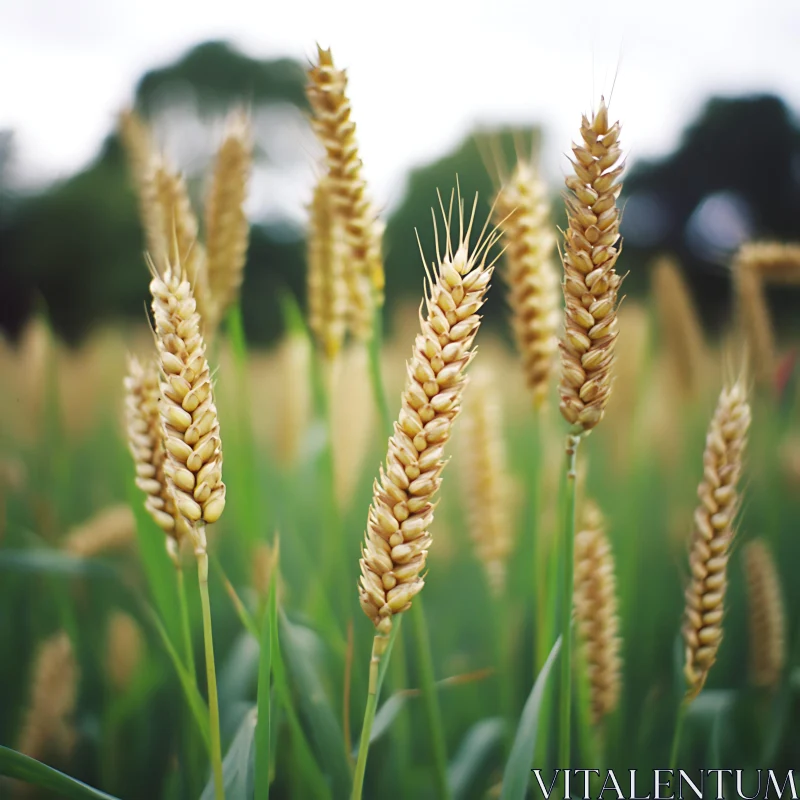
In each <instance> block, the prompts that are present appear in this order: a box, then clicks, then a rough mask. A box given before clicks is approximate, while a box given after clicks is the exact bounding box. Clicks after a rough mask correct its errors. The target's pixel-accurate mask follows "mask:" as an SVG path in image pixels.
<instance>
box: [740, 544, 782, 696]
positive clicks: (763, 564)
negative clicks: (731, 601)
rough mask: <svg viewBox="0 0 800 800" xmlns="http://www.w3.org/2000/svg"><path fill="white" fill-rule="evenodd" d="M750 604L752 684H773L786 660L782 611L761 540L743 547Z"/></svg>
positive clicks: (777, 583) (775, 578)
mask: <svg viewBox="0 0 800 800" xmlns="http://www.w3.org/2000/svg"><path fill="white" fill-rule="evenodd" d="M743 555H744V566H745V573H746V576H747V589H748V600H749V606H750V663H751V674H752V680H753V683H754V684H755V685H756V686H767V687H771V686H776V685H777V684H778V682H779V681H780V679H781V673H782V672H783V667H784V665H785V663H786V614H785V611H784V607H783V600H782V598H781V583H780V579H779V576H778V569H777V567H776V565H775V560H774V559H773V557H772V553H771V552H770V549H769V547H768V545H767V543H766V542H765V541H764V540H763V539H755V540H753V541H752V542H748V543H747V544H746V545H745V547H744V552H743Z"/></svg>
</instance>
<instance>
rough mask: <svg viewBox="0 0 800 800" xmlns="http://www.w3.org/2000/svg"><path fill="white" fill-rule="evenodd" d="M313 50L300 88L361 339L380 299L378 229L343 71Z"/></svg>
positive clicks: (322, 52) (325, 52)
mask: <svg viewBox="0 0 800 800" xmlns="http://www.w3.org/2000/svg"><path fill="white" fill-rule="evenodd" d="M317 50H318V57H317V63H316V64H315V65H313V66H312V67H311V68H310V69H309V71H308V78H309V82H308V86H307V88H306V92H307V95H308V100H309V103H310V104H311V108H312V110H313V112H314V113H313V117H312V125H313V127H314V131H315V132H316V134H317V137H318V139H319V140H320V142H321V144H322V145H323V147H324V148H325V157H326V163H327V166H328V180H329V185H330V191H331V199H332V202H333V207H334V210H335V214H336V218H337V220H338V221H339V224H340V225H341V229H342V233H343V236H344V239H345V242H346V244H347V248H348V253H349V259H348V262H347V267H346V270H345V279H346V281H347V286H348V290H349V308H348V316H349V325H350V329H351V332H352V333H353V335H354V336H355V337H356V338H357V339H360V340H367V339H369V338H370V336H371V335H372V322H373V320H372V317H373V313H374V307H375V303H376V301H377V302H378V304H379V305H382V303H383V287H384V275H383V257H382V255H381V239H382V236H383V229H382V224H381V223H380V221H379V220H378V217H377V214H376V213H375V210H374V209H373V205H372V201H371V200H370V198H369V196H368V194H367V184H366V181H365V180H364V178H363V176H362V174H361V168H362V162H361V158H360V157H359V154H358V144H357V142H356V136H355V133H356V126H355V123H354V122H353V120H352V118H351V108H350V100H349V98H348V96H347V74H346V73H345V71H344V70H341V69H337V68H336V67H335V66H334V63H333V56H332V55H331V51H330V49H328V50H323V49H322V48H321V47H318V48H317Z"/></svg>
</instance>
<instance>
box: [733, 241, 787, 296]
mask: <svg viewBox="0 0 800 800" xmlns="http://www.w3.org/2000/svg"><path fill="white" fill-rule="evenodd" d="M737 258H738V260H739V262H740V263H741V264H743V265H745V266H746V267H747V269H749V270H752V271H753V272H755V273H757V274H758V275H759V276H760V277H761V279H762V280H764V281H766V282H767V283H783V284H790V285H796V284H800V244H795V243H789V242H747V243H745V244H743V245H742V246H741V247H740V248H739V252H738V254H737Z"/></svg>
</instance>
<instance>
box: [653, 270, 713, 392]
mask: <svg viewBox="0 0 800 800" xmlns="http://www.w3.org/2000/svg"><path fill="white" fill-rule="evenodd" d="M652 275H653V296H654V298H655V300H656V309H657V311H658V319H659V323H660V331H661V335H662V336H663V338H664V351H665V353H666V358H667V361H668V365H669V367H668V368H669V369H670V371H671V374H672V375H673V377H674V381H675V383H676V384H677V386H678V387H679V388H680V390H681V392H682V393H683V395H684V396H685V397H694V396H696V395H697V394H698V392H699V391H700V389H701V388H702V387H703V386H704V385H705V381H704V378H705V377H706V376H707V375H708V364H707V362H708V354H707V352H706V345H705V340H704V337H703V327H702V325H701V323H700V318H699V317H698V315H697V309H696V308H695V305H694V302H693V300H692V297H691V294H690V293H689V288H688V287H687V286H686V282H685V281H684V279H683V275H682V274H681V270H680V268H679V267H678V265H677V264H676V263H675V261H673V260H672V259H671V258H667V257H662V258H660V259H659V260H658V261H657V262H656V263H655V264H654V266H653V272H652Z"/></svg>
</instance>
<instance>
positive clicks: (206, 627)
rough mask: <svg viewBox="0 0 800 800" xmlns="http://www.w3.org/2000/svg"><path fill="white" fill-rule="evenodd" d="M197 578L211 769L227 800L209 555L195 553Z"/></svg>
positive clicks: (219, 795)
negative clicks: (210, 596) (206, 691)
mask: <svg viewBox="0 0 800 800" xmlns="http://www.w3.org/2000/svg"><path fill="white" fill-rule="evenodd" d="M195 555H196V556H197V577H198V583H199V585H200V602H201V604H202V606H203V639H204V642H205V654H206V680H207V682H208V717H209V727H210V729H211V730H210V732H211V768H212V771H213V773H214V797H215V798H216V800H225V787H224V784H223V781H222V743H221V741H220V732H219V698H218V697H217V669H216V665H215V663H214V639H213V635H212V631H211V601H210V599H209V596H208V553H207V552H206V551H205V550H200V549H198V550H197V551H195Z"/></svg>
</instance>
